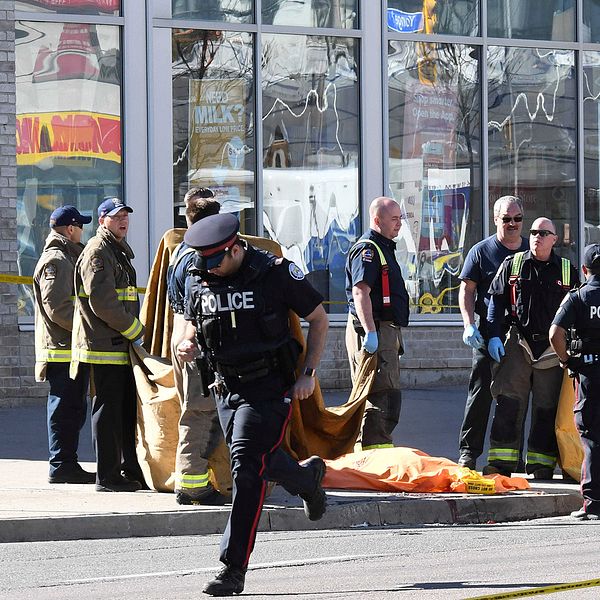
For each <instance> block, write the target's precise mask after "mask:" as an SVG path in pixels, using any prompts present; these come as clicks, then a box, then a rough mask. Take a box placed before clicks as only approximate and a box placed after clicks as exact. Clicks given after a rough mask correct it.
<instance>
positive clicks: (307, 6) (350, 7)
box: [262, 0, 358, 29]
mask: <svg viewBox="0 0 600 600" xmlns="http://www.w3.org/2000/svg"><path fill="white" fill-rule="evenodd" d="M357 4H358V0H263V2H262V7H263V9H262V17H263V23H265V24H266V25H297V26H301V27H334V28H339V29H352V28H354V27H356V26H357V24H358V23H357V10H358V6H357Z"/></svg>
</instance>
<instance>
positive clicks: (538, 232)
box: [529, 229, 556, 237]
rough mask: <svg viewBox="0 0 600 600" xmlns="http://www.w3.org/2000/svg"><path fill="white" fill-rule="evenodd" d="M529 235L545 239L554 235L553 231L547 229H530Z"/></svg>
mask: <svg viewBox="0 0 600 600" xmlns="http://www.w3.org/2000/svg"><path fill="white" fill-rule="evenodd" d="M529 235H533V236H536V235H539V236H540V237H546V236H547V235H556V234H555V233H554V231H550V230H548V229H530V230H529Z"/></svg>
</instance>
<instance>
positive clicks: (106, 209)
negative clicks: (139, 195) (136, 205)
mask: <svg viewBox="0 0 600 600" xmlns="http://www.w3.org/2000/svg"><path fill="white" fill-rule="evenodd" d="M123 208H124V209H125V210H126V211H127V212H128V213H132V212H133V208H131V206H127V205H126V204H125V203H124V202H123V200H121V199H120V198H113V197H108V198H104V200H103V201H102V204H101V205H100V206H99V207H98V218H99V219H100V218H102V217H114V216H115V215H116V214H117V213H118V212H119V211H120V210H121V209H123Z"/></svg>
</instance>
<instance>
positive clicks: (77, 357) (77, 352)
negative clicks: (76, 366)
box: [73, 348, 129, 365]
mask: <svg viewBox="0 0 600 600" xmlns="http://www.w3.org/2000/svg"><path fill="white" fill-rule="evenodd" d="M73 360H74V361H75V362H84V363H89V364H92V365H128V364H129V354H128V353H127V352H99V351H98V350H86V349H85V348H74V349H73Z"/></svg>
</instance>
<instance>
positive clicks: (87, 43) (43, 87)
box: [15, 21, 122, 316]
mask: <svg viewBox="0 0 600 600" xmlns="http://www.w3.org/2000/svg"><path fill="white" fill-rule="evenodd" d="M15 37H16V53H15V60H16V83H17V111H16V112H17V124H16V125H17V231H18V248H19V273H20V274H21V275H32V274H33V269H34V267H35V264H36V262H37V260H38V257H39V255H40V253H41V251H42V249H43V247H44V240H45V238H46V236H47V235H48V231H49V229H48V219H49V217H50V213H51V212H52V211H53V210H54V209H55V208H56V207H58V206H63V205H65V204H71V205H74V206H76V207H77V208H78V209H79V211H80V212H81V213H82V214H85V215H90V216H92V217H93V219H94V220H93V222H92V224H91V225H87V226H86V227H85V228H84V241H85V240H87V239H88V238H89V237H90V236H91V235H92V234H93V233H94V229H95V226H97V224H98V219H97V215H96V210H95V209H96V207H97V206H98V205H99V204H100V202H101V201H102V199H103V197H104V196H106V195H111V196H119V197H122V152H121V52H120V46H119V29H118V28H117V27H109V26H100V25H84V24H68V23H66V24H63V23H31V22H25V21H18V22H17V23H16V25H15ZM32 310H33V304H32V301H31V288H30V287H27V286H22V288H21V297H20V300H19V314H20V315H21V316H26V315H31V314H33V313H32Z"/></svg>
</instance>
